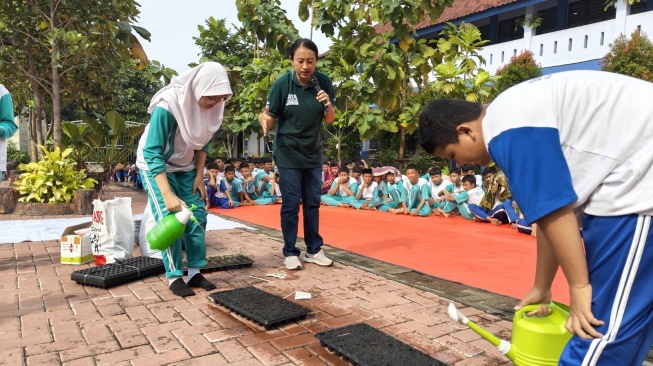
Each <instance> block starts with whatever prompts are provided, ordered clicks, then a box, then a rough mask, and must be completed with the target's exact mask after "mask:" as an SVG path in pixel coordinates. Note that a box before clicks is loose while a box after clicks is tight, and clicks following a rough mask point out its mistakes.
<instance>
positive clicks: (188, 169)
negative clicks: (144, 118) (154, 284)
mask: <svg viewBox="0 0 653 366" xmlns="http://www.w3.org/2000/svg"><path fill="white" fill-rule="evenodd" d="M231 94H232V92H231V86H230V84H229V77H228V76H227V72H226V70H225V69H224V67H223V66H222V65H220V64H219V63H217V62H205V63H202V64H200V65H198V66H196V67H194V68H192V69H190V70H188V71H186V72H185V73H183V74H181V75H179V76H178V77H176V78H175V79H173V80H172V82H171V83H170V84H169V85H168V86H166V87H164V88H163V89H161V90H159V91H158V92H157V93H156V94H155V95H154V97H153V98H152V101H151V102H150V106H149V108H148V112H149V113H150V114H151V117H150V123H149V124H148V125H147V126H146V128H145V132H143V135H142V136H141V139H140V142H139V144H138V154H137V156H138V158H137V161H136V165H137V166H138V168H139V169H140V172H141V177H142V180H143V186H144V187H145V190H146V191H147V196H148V204H149V205H150V208H151V209H152V213H153V214H154V218H155V220H156V221H157V222H158V221H161V219H162V218H163V217H165V216H167V215H170V214H172V213H174V212H175V211H179V210H181V206H182V205H186V206H191V205H193V204H194V205H195V206H196V207H197V209H195V210H194V211H193V216H195V218H196V219H197V222H198V223H197V224H195V223H193V222H189V223H188V224H187V225H186V231H185V232H184V242H185V244H186V257H187V263H188V279H187V282H184V280H183V279H182V275H183V272H182V253H181V250H182V248H181V239H178V240H177V241H175V242H174V243H173V244H172V246H170V247H169V248H168V249H166V250H165V251H164V252H163V253H162V258H163V264H164V266H165V269H166V277H167V278H168V280H169V282H170V290H171V291H172V292H173V293H174V294H175V295H177V296H181V297H185V296H191V295H194V294H195V292H194V291H193V290H192V289H191V287H202V288H204V289H205V290H207V291H210V290H213V289H215V285H214V284H212V283H211V282H209V281H208V280H206V279H205V278H204V276H202V274H200V271H199V268H200V267H203V266H205V265H206V243H205V241H204V230H205V228H206V208H205V207H204V200H205V199H206V189H205V187H204V179H203V178H204V164H205V161H206V154H207V151H208V143H209V141H211V139H212V138H213V135H214V134H215V133H216V132H217V131H218V129H219V128H220V124H221V123H222V117H223V113H224V103H225V101H226V100H227V99H228V98H229V97H230V96H231Z"/></svg>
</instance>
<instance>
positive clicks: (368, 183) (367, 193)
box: [349, 168, 381, 210]
mask: <svg viewBox="0 0 653 366" xmlns="http://www.w3.org/2000/svg"><path fill="white" fill-rule="evenodd" d="M362 171H363V178H362V181H363V183H362V184H361V185H359V186H358V192H357V193H356V199H355V200H351V201H350V202H349V205H350V206H351V207H353V208H356V209H359V210H369V209H374V210H376V208H375V206H377V205H378V204H379V203H381V200H380V199H379V196H378V193H377V192H378V190H379V185H378V184H377V183H376V182H375V181H374V180H373V179H372V169H369V168H367V169H363V170H362Z"/></svg>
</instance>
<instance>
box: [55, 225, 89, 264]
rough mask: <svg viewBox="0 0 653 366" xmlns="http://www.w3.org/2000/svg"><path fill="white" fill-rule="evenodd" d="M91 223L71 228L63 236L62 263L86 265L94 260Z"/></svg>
mask: <svg viewBox="0 0 653 366" xmlns="http://www.w3.org/2000/svg"><path fill="white" fill-rule="evenodd" d="M90 228H91V222H90V221H89V222H86V223H83V224H79V225H74V226H69V227H67V228H66V229H65V230H64V231H63V234H61V263H62V264H84V263H88V262H90V261H92V260H93V251H92V248H91V235H90Z"/></svg>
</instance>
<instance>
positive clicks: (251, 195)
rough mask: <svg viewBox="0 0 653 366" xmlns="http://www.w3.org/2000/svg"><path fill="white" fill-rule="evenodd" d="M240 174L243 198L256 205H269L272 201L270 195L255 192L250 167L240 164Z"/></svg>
mask: <svg viewBox="0 0 653 366" xmlns="http://www.w3.org/2000/svg"><path fill="white" fill-rule="evenodd" d="M240 175H241V176H242V177H243V180H242V184H243V193H244V197H245V200H249V201H251V202H252V204H256V205H270V204H273V203H274V199H273V198H271V197H261V196H259V195H257V194H256V189H255V186H256V184H255V183H254V178H253V177H252V175H251V173H250V168H249V166H247V165H246V164H243V165H241V166H240Z"/></svg>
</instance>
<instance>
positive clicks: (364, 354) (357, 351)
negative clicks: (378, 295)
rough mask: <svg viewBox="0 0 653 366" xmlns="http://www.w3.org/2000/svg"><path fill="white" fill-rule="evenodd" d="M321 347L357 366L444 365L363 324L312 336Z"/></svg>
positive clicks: (444, 365)
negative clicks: (318, 341)
mask: <svg viewBox="0 0 653 366" xmlns="http://www.w3.org/2000/svg"><path fill="white" fill-rule="evenodd" d="M315 337H317V339H319V340H320V343H321V344H322V346H323V347H327V348H328V349H329V350H331V351H335V353H336V354H337V355H338V356H340V357H342V358H343V359H345V360H348V361H349V362H351V363H352V364H354V365H360V366H397V365H410V366H446V364H445V363H442V362H441V361H438V360H436V359H435V358H433V357H431V356H429V355H427V354H426V353H424V352H422V351H419V350H417V349H415V348H414V347H412V346H410V345H408V344H406V343H404V342H402V341H400V340H398V339H396V338H394V337H392V336H390V335H388V334H386V333H384V332H382V331H380V330H378V329H376V328H373V327H371V326H369V325H367V324H365V323H359V324H354V325H349V326H346V327H342V328H338V329H332V330H328V331H326V332H322V333H318V334H316V335H315Z"/></svg>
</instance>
